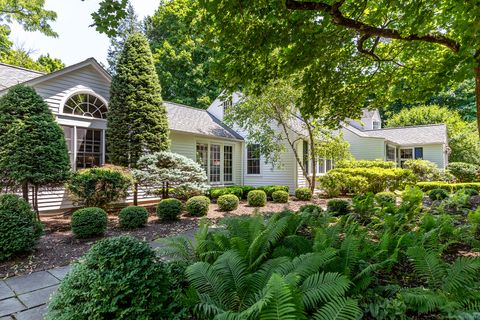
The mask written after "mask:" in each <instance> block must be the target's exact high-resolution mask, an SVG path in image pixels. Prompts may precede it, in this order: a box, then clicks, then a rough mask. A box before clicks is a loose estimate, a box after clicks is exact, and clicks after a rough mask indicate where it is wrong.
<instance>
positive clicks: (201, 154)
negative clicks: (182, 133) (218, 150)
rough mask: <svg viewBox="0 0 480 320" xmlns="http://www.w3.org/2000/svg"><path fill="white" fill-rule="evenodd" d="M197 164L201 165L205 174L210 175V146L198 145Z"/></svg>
mask: <svg viewBox="0 0 480 320" xmlns="http://www.w3.org/2000/svg"><path fill="white" fill-rule="evenodd" d="M197 163H199V164H200V165H201V166H202V168H203V170H205V173H206V174H208V144H206V143H197Z"/></svg>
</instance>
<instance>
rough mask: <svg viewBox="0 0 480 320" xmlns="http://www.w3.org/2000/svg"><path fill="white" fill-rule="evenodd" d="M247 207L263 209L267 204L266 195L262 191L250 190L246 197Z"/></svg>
mask: <svg viewBox="0 0 480 320" xmlns="http://www.w3.org/2000/svg"><path fill="white" fill-rule="evenodd" d="M247 201H248V205H249V206H252V207H264V206H265V204H266V203H267V194H266V193H265V191H263V190H252V191H250V192H249V193H248V196H247Z"/></svg>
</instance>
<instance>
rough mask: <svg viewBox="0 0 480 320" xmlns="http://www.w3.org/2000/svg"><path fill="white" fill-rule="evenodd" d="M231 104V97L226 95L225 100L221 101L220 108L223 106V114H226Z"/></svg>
mask: <svg viewBox="0 0 480 320" xmlns="http://www.w3.org/2000/svg"><path fill="white" fill-rule="evenodd" d="M232 105H233V101H232V97H228V98H227V99H225V101H223V102H222V108H223V114H224V115H225V114H227V112H228V110H230V108H231V107H232Z"/></svg>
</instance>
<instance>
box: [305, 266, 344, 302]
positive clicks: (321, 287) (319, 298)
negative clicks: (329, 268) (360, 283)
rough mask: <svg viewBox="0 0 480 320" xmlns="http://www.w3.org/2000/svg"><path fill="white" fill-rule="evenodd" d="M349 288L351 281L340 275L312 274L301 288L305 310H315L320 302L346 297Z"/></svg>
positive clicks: (329, 273) (330, 273) (331, 273)
mask: <svg viewBox="0 0 480 320" xmlns="http://www.w3.org/2000/svg"><path fill="white" fill-rule="evenodd" d="M349 286H350V280H348V278H347V277H345V276H343V275H340V274H338V273H334V272H327V273H323V272H322V273H316V274H312V275H311V276H309V277H308V278H306V279H305V281H304V282H303V283H302V285H301V286H300V291H301V293H302V300H303V304H304V306H305V309H307V310H313V309H314V308H316V307H317V305H318V303H320V302H327V301H329V300H332V299H336V298H337V297H340V296H342V295H344V294H345V292H346V291H347V290H348V287H349Z"/></svg>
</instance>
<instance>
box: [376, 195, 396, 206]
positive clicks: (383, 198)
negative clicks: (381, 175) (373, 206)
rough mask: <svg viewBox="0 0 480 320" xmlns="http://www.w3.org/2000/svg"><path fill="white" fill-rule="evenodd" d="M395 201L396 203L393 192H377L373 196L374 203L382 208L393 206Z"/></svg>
mask: <svg viewBox="0 0 480 320" xmlns="http://www.w3.org/2000/svg"><path fill="white" fill-rule="evenodd" d="M396 201H397V196H396V195H395V193H393V192H388V191H384V192H379V193H377V194H376V195H375V202H376V203H377V204H378V205H379V206H382V207H384V206H386V205H388V204H395V203H396Z"/></svg>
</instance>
